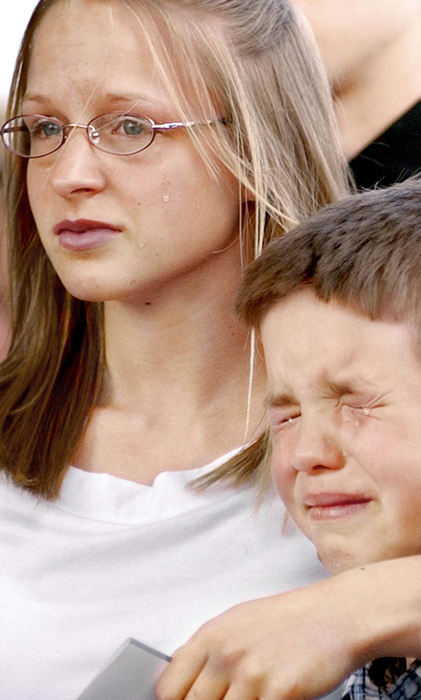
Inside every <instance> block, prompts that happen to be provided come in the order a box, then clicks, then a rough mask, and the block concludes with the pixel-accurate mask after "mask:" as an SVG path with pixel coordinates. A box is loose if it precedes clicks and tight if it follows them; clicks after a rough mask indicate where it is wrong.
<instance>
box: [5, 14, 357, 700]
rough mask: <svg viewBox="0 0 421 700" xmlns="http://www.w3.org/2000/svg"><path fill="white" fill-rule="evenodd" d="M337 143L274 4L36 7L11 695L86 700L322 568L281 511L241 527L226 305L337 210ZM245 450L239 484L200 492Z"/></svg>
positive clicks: (29, 92) (12, 473) (244, 436)
mask: <svg viewBox="0 0 421 700" xmlns="http://www.w3.org/2000/svg"><path fill="white" fill-rule="evenodd" d="M332 125H333V120H332V115H331V106H330V100H329V91H328V88H327V86H326V83H325V81H324V78H323V76H322V74H321V72H320V70H319V64H318V61H317V59H316V58H315V56H314V52H313V48H312V44H311V41H310V39H309V37H308V36H307V34H306V30H305V28H304V27H301V26H299V23H298V21H297V18H296V17H295V15H294V13H293V11H292V10H291V8H290V6H289V5H288V4H287V3H286V2H285V1H284V0H241V1H240V2H239V0H160V1H157V0H41V2H39V3H38V5H37V7H36V9H35V11H34V14H33V17H32V19H31V21H30V24H29V26H28V29H27V32H26V34H25V37H24V39H23V43H22V47H21V51H20V54H19V58H18V63H17V68H16V73H15V78H14V83H13V88H12V94H11V98H10V102H9V109H8V119H7V121H6V123H5V124H4V125H3V127H2V137H3V141H4V143H5V145H6V147H7V148H8V149H9V160H8V164H7V167H6V178H7V201H8V203H9V212H8V222H7V228H8V233H9V243H8V249H9V253H10V280H11V318H12V326H13V333H12V341H11V347H10V352H9V355H8V357H7V359H6V361H5V362H4V363H3V365H2V368H1V373H0V375H1V376H0V392H1V401H0V436H1V437H0V456H1V464H2V467H3V472H2V480H1V488H0V494H1V515H0V517H1V527H2V537H1V539H0V556H1V561H2V574H1V575H0V599H1V601H2V617H1V622H2V624H1V629H2V632H1V635H0V657H1V659H2V669H3V671H2V674H1V677H0V695H1V696H2V697H4V698H13V700H20V699H22V698H31V700H34V699H35V698H42V699H43V700H49V698H51V699H52V698H54V699H55V700H56V699H57V698H66V697H67V698H70V697H76V696H77V695H78V694H79V693H80V692H81V691H82V689H83V688H84V687H85V686H86V685H87V684H88V683H89V681H90V680H91V679H92V678H93V677H94V676H95V675H96V673H97V672H98V671H99V669H100V668H101V667H102V666H103V664H104V663H105V662H106V661H107V659H108V658H109V656H110V655H111V654H112V653H113V652H114V651H115V649H116V648H117V647H118V646H119V645H120V644H121V642H122V641H123V640H124V639H125V638H127V637H128V636H133V637H137V638H138V639H139V640H141V641H143V642H145V643H147V644H149V645H152V646H154V647H157V648H158V649H160V650H161V651H164V652H167V653H172V651H173V650H174V649H175V647H176V646H178V645H179V644H180V643H182V642H184V641H185V640H186V639H187V637H188V636H189V634H191V633H192V632H194V630H195V629H196V628H197V627H198V626H199V625H200V624H201V623H203V622H205V621H206V620H208V619H209V618H211V617H213V616H215V615H216V614H218V613H220V612H221V611H223V610H225V609H226V608H228V607H230V606H232V605H233V604H235V603H238V602H240V601H245V600H248V599H251V598H256V597H261V596H270V595H274V594H275V593H279V591H281V590H285V589H288V588H294V587H296V586H297V585H302V584H304V583H308V582H311V581H313V580H315V579H316V578H318V577H319V576H320V575H321V572H320V570H319V568H318V564H317V562H316V561H315V557H314V554H313V553H312V551H311V550H310V548H309V546H308V545H307V544H306V543H305V542H304V541H303V540H302V538H301V537H300V536H299V535H298V534H297V533H296V532H294V531H292V532H290V533H289V534H286V535H285V536H284V537H282V536H281V534H280V533H281V523H282V520H283V512H282V510H280V506H278V505H277V504H276V503H272V502H271V500H270V498H267V500H265V501H264V502H263V503H262V505H261V507H260V509H259V510H258V511H257V513H255V514H254V513H253V504H254V502H255V488H254V485H253V483H250V484H247V483H246V482H247V478H246V476H247V474H249V473H250V472H253V470H252V469H251V468H250V465H251V466H253V465H256V464H257V462H258V456H259V450H260V449H261V441H259V440H258V441H257V442H256V444H255V445H254V443H253V440H255V438H258V437H259V435H260V434H261V433H262V431H263V429H264V422H263V417H262V410H261V405H262V397H263V394H264V379H263V370H262V368H261V367H260V365H259V363H258V362H256V363H255V364H256V366H255V369H254V380H253V391H252V392H251V400H249V394H250V392H249V389H248V387H249V375H250V351H249V342H248V336H247V332H246V331H245V329H244V328H243V327H242V326H241V324H239V323H238V321H237V320H236V319H235V316H234V314H233V311H232V306H233V299H234V296H235V292H236V288H237V284H238V279H239V275H240V271H241V268H242V266H243V264H244V263H245V262H247V261H248V260H249V259H250V258H252V257H253V256H254V255H255V254H256V253H258V252H259V251H260V249H261V248H262V246H263V245H264V243H265V242H266V241H267V240H269V239H271V238H272V237H274V236H277V235H281V234H283V233H284V232H286V231H287V230H288V229H289V228H290V227H291V226H292V225H293V224H294V223H295V222H296V221H297V220H299V219H301V218H303V217H305V216H307V215H309V214H311V213H313V212H314V211H315V210H317V209H318V208H319V207H321V206H322V205H324V204H325V203H328V202H330V201H332V200H334V199H336V198H337V197H338V196H340V195H341V194H343V193H344V192H345V190H346V184H345V173H344V167H343V159H342V156H341V155H340V151H339V148H338V146H337V138H336V134H335V131H334V128H333V126H332ZM252 359H253V358H252ZM249 443H250V444H251V447H250V448H249V451H248V452H247V455H248V457H247V459H245V460H243V461H245V462H246V463H247V465H248V470H246V471H245V476H244V478H243V479H241V473H240V476H239V477H238V478H237V481H240V482H241V481H243V482H244V483H243V484H242V485H237V486H233V485H230V484H229V482H227V481H225V482H224V481H223V480H222V481H221V480H219V482H218V483H217V484H216V485H213V486H212V487H209V488H208V489H207V490H205V491H203V492H200V493H198V492H197V491H194V490H192V489H191V488H189V483H190V482H191V481H192V480H193V479H194V478H197V477H204V478H206V477H207V476H208V475H209V474H210V473H211V472H212V473H213V472H214V470H215V468H216V467H218V466H221V465H225V463H226V462H228V460H229V457H230V456H232V455H233V454H234V453H235V451H236V450H238V449H239V448H240V446H241V445H244V444H249ZM241 463H242V462H241V461H240V465H241ZM238 469H239V463H238V462H237V463H236V464H235V465H234V474H237V475H238ZM231 471H232V468H231V467H227V468H225V466H223V467H222V476H227V475H229V474H230V473H231ZM219 476H220V475H219ZM209 479H210V480H211V477H209ZM249 480H250V481H251V482H252V481H253V479H249ZM317 590H319V589H317ZM288 595H289V594H288ZM278 599H279V596H277V597H276V598H275V599H274V600H275V601H276V602H277V601H278ZM266 600H269V601H271V600H272V599H271V598H269V599H266ZM295 600H297V598H295ZM300 600H301V598H300ZM246 609H247V610H249V608H248V607H247V606H246ZM273 610H274V614H275V610H276V611H277V610H278V608H276V609H275V607H274V608H273ZM259 611H260V608H259ZM247 614H248V613H247ZM247 614H245V615H243V616H242V619H243V620H244V621H245V623H246V628H247V620H248V617H247ZM267 619H268V618H266V620H265V621H264V622H265V624H267ZM304 651H305V650H304ZM304 651H303V653H304ZM214 687H215V688H216V685H215V686H214ZM204 697H210V696H206V695H205V696H204Z"/></svg>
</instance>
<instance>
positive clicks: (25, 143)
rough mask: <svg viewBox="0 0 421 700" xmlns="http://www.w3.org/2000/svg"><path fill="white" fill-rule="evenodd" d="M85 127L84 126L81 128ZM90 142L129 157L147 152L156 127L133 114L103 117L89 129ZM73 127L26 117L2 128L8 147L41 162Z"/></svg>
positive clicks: (10, 121) (8, 123) (63, 139)
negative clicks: (146, 149) (41, 158)
mask: <svg viewBox="0 0 421 700" xmlns="http://www.w3.org/2000/svg"><path fill="white" fill-rule="evenodd" d="M80 126H82V125H80ZM83 128H86V129H87V134H88V138H89V141H90V142H91V143H92V144H93V145H94V146H96V147H97V148H99V149H100V150H102V151H106V152H108V153H114V154H116V155H129V154H131V153H136V152H138V151H141V150H143V149H145V148H147V147H148V146H149V145H150V143H152V141H153V137H154V129H153V123H152V122H151V121H150V120H149V119H148V118H147V117H142V116H137V115H131V114H104V115H102V116H100V117H96V118H95V119H93V120H92V121H91V122H90V123H89V124H88V126H87V127H85V126H83ZM71 129H72V125H70V126H68V125H65V124H62V122H60V121H59V120H57V119H55V118H54V117H45V116H42V115H24V116H19V117H15V118H14V119H10V120H9V121H8V122H6V123H5V124H4V126H3V128H2V138H3V141H4V144H5V146H6V147H7V148H8V149H9V150H11V151H13V153H16V154H17V155H20V156H23V157H26V158H39V157H41V156H44V155H47V154H49V153H53V152H54V151H56V150H57V149H58V148H60V146H61V145H62V144H63V143H64V141H65V139H66V137H67V135H68V132H69V131H70V130H71Z"/></svg>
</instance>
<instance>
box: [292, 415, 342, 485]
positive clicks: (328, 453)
mask: <svg viewBox="0 0 421 700" xmlns="http://www.w3.org/2000/svg"><path fill="white" fill-rule="evenodd" d="M291 463H292V465H293V466H294V468H295V469H296V470H297V471H304V472H311V471H313V470H316V469H341V468H342V467H343V466H344V464H345V453H344V450H343V448H342V447H341V445H340V441H339V438H338V435H335V431H334V429H333V426H331V427H329V426H327V425H326V421H325V420H323V419H314V418H304V417H302V418H301V419H300V425H299V426H298V428H297V433H296V436H295V440H294V444H293V446H292V450H291Z"/></svg>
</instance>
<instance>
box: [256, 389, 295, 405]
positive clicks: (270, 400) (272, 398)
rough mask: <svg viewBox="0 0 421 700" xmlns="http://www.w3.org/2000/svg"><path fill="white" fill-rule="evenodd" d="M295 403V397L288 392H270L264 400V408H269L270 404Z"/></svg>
mask: <svg viewBox="0 0 421 700" xmlns="http://www.w3.org/2000/svg"><path fill="white" fill-rule="evenodd" d="M295 403H297V401H296V399H294V397H293V396H292V394H288V392H279V393H277V394H273V393H270V394H268V395H267V396H266V398H265V400H264V406H265V408H270V407H271V406H290V405H291V404H295Z"/></svg>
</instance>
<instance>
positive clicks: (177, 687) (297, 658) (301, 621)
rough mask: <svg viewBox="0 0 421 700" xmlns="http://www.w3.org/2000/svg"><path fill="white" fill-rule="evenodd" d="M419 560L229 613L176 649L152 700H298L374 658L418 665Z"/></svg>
mask: <svg viewBox="0 0 421 700" xmlns="http://www.w3.org/2000/svg"><path fill="white" fill-rule="evenodd" d="M420 580H421V557H420V556H415V557H407V558H403V559H395V560H389V561H385V562H378V563H375V564H369V565H367V566H364V567H361V568H359V569H353V570H351V571H348V572H346V573H344V574H340V575H338V576H333V577H332V578H330V579H328V580H326V581H323V582H321V583H317V584H314V585H312V586H307V587H306V588H301V589H299V590H296V591H291V592H288V593H282V594H281V595H277V596H272V597H270V598H262V599H261V600H255V601H250V602H248V603H242V604H240V605H237V606H235V607H234V608H231V609H230V610H228V611H227V612H225V613H223V614H222V615H220V616H219V617H217V618H215V619H214V620H211V621H210V622H207V623H206V624H205V625H203V627H201V628H200V629H199V631H198V632H196V634H195V635H194V636H193V637H192V638H191V639H190V640H189V641H188V642H187V644H185V645H184V646H183V647H181V648H180V649H179V650H178V651H176V652H175V654H174V657H173V660H172V661H171V663H170V664H169V666H168V668H167V669H166V671H165V672H164V674H163V675H162V676H161V678H160V679H159V681H158V683H157V686H156V697H157V699H158V700H181V699H182V698H184V699H185V700H220V699H221V698H224V700H282V699H283V698H288V700H295V699H297V700H298V698H299V699H300V700H307V699H310V698H315V697H319V696H320V695H323V694H325V693H328V692H330V691H332V690H334V688H336V687H337V686H338V685H339V684H340V683H341V681H342V680H344V679H345V678H346V677H347V676H348V675H349V674H350V673H352V671H354V670H355V669H356V668H359V667H360V666H363V665H364V664H365V663H367V662H369V661H370V660H371V659H374V658H377V657H380V656H408V657H416V658H421V587H420Z"/></svg>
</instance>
